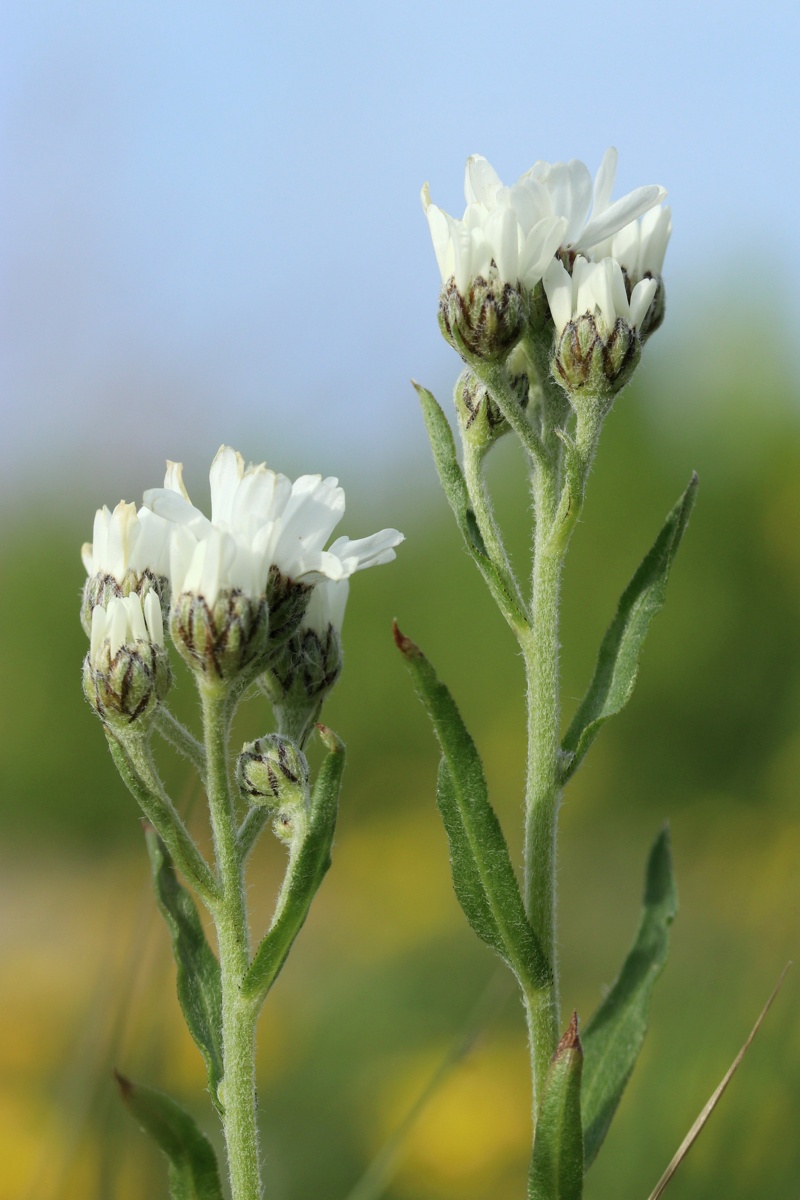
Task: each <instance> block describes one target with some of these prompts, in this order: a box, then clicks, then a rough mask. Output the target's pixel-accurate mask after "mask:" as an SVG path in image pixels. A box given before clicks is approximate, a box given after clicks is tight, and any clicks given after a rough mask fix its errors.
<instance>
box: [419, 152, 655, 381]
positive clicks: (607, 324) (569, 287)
mask: <svg viewBox="0 0 800 1200" xmlns="http://www.w3.org/2000/svg"><path fill="white" fill-rule="evenodd" d="M616 167H617V152H616V150H614V149H610V150H608V151H607V152H606V154H605V155H604V157H603V161H602V163H601V164H600V169H599V170H598V172H597V175H596V177H595V179H594V181H592V177H591V174H590V172H589V170H588V168H587V167H586V166H585V165H584V164H583V163H582V162H578V161H577V160H573V161H572V162H568V163H547V162H537V163H535V164H534V165H533V166H532V167H531V169H530V170H529V171H526V173H525V174H524V175H523V176H522V177H521V178H520V179H519V180H517V182H516V183H514V184H512V185H511V186H510V187H508V186H505V185H504V184H503V183H502V181H501V180H500V178H499V176H498V175H497V173H496V172H495V171H494V170H493V168H492V167H491V166H490V165H489V163H488V162H487V161H486V159H484V158H482V157H480V156H479V155H476V156H474V157H472V158H470V159H469V160H468V162H467V169H466V177H465V183H464V192H465V197H466V202H467V205H466V209H465V211H464V215H463V217H462V218H460V219H457V218H455V217H451V216H450V215H449V214H448V213H445V212H443V210H442V209H440V208H438V207H437V206H436V205H435V204H433V203H431V199H430V192H429V189H428V185H427V184H426V185H425V187H424V188H423V189H422V203H423V208H424V210H425V214H426V216H427V219H428V224H429V227H430V231H431V237H432V239H433V246H434V250H435V253H436V259H437V262H438V265H439V270H440V273H441V277H442V292H441V297H440V305H439V318H440V324H441V327H442V332H443V333H444V335H445V337H446V338H447V340H448V341H449V342H450V343H451V344H452V345H454V346H455V347H456V349H458V350H459V352H460V353H461V354H462V355H463V356H464V357H465V358H466V359H467V360H468V361H469V360H470V358H471V357H472V358H477V359H480V360H483V361H489V362H491V361H493V360H504V359H505V358H506V357H507V356H508V354H509V353H510V352H511V351H512V350H513V348H514V347H515V346H516V345H517V344H518V343H519V342H520V340H521V339H523V338H524V337H525V336H526V334H528V335H530V336H532V337H533V338H537V337H541V336H542V334H545V335H546V336H548V337H552V338H554V339H555V341H556V342H559V341H560V340H563V335H564V331H565V329H566V328H567V327H568V326H569V325H570V323H575V322H576V321H578V320H579V319H581V318H583V317H584V316H587V317H589V318H591V319H592V320H594V321H595V324H596V326H597V334H598V337H599V338H600V340H601V343H602V346H603V349H604V350H605V349H607V348H608V340H609V336H610V334H611V333H612V332H613V330H614V329H615V328H617V329H621V328H623V327H624V331H625V332H624V334H623V335H622V337H621V340H622V341H627V342H628V350H627V351H626V353H621V352H619V350H618V348H617V349H614V350H613V351H612V352H611V354H610V359H611V360H612V367H611V369H612V370H613V371H614V372H616V374H615V381H619V380H622V381H623V382H624V378H627V376H628V374H629V373H630V372H629V370H627V367H626V366H625V365H624V364H623V365H622V366H620V362H622V360H626V362H627V363H628V365H629V364H630V362H631V361H633V359H635V358H636V357H637V356H638V353H639V348H640V343H641V341H642V340H643V339H644V338H646V337H647V336H649V334H650V333H652V332H653V330H654V329H655V328H657V326H658V325H659V324H660V322H661V319H662V318H663V311H664V293H663V284H662V283H661V270H662V267H663V262H664V254H665V252H666V248H667V242H668V240H669V236H670V233H671V229H672V226H671V221H670V211H669V209H668V208H667V207H665V206H664V205H663V200H664V198H665V196H666V192H665V191H664V189H663V188H662V187H660V186H658V185H656V184H650V185H648V186H646V187H639V188H636V189H634V190H633V191H632V192H629V193H628V194H627V195H626V196H623V197H621V198H620V199H618V200H612V198H611V197H612V192H613V188H614V179H615V175H616ZM542 292H544V295H545V300H544V302H542ZM542 322H544V326H545V327H544V328H543V327H542ZM601 327H602V328H601ZM574 332H575V331H574V330H570V337H571V338H573V340H574ZM618 340H620V339H619V338H618ZM595 357H596V356H595ZM556 358H557V356H556ZM554 374H555V375H556V377H557V378H558V379H559V381H560V382H561V383H562V384H563V385H564V386H565V387H566V388H567V389H569V388H571V387H572V386H573V382H574V383H575V384H576V385H577V386H583V385H584V384H585V382H586V380H585V379H583V380H581V379H580V372H578V374H577V375H576V374H575V372H573V371H571V370H570V369H569V368H566V375H567V376H568V378H565V372H564V371H561V370H559V369H556V367H554ZM607 382H608V385H609V386H611V384H612V383H613V382H614V381H607ZM619 386H621V384H619Z"/></svg>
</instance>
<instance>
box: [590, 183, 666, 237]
mask: <svg viewBox="0 0 800 1200" xmlns="http://www.w3.org/2000/svg"><path fill="white" fill-rule="evenodd" d="M666 194H667V193H666V192H665V191H664V189H663V188H662V187H659V186H658V185H657V184H650V185H649V186H648V187H640V188H636V189H635V190H634V191H632V192H629V193H628V195H627V196H623V197H622V199H621V200H615V201H614V203H613V204H612V205H611V206H610V207H609V208H607V209H606V210H605V212H602V213H600V214H599V216H597V217H592V219H591V221H589V223H588V224H587V225H586V227H585V228H584V229H583V231H582V232H581V233H580V236H579V237H577V238H576V240H575V241H574V242H571V243H569V244H570V245H572V246H573V247H574V249H576V250H589V249H591V247H592V246H595V245H596V244H597V243H598V242H601V241H603V239H604V238H607V237H611V236H612V235H613V234H615V233H618V232H619V230H620V229H622V228H624V226H625V225H627V224H629V223H630V222H631V221H633V220H635V219H636V217H640V216H641V215H642V213H646V212H647V210H648V209H650V208H652V207H653V205H655V204H660V203H661V201H662V200H663V199H664V197H665V196H666Z"/></svg>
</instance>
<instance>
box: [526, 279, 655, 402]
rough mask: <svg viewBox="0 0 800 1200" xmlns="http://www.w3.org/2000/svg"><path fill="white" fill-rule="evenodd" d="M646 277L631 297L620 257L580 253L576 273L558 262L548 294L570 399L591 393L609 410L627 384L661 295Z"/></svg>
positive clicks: (557, 365) (556, 363)
mask: <svg viewBox="0 0 800 1200" xmlns="http://www.w3.org/2000/svg"><path fill="white" fill-rule="evenodd" d="M656 287H657V284H656V281H655V280H654V279H643V280H641V281H640V282H639V283H637V284H636V286H635V287H634V288H633V289H632V292H631V295H630V297H629V296H628V292H627V289H626V285H625V277H624V275H623V273H622V268H621V267H620V265H619V263H618V262H617V261H616V259H613V258H605V259H603V260H602V261H601V262H599V263H593V262H589V261H588V260H587V259H585V258H583V257H582V256H580V255H578V256H577V257H576V258H575V260H574V262H573V264H572V273H571V274H570V272H569V271H568V270H567V268H566V267H565V266H564V264H563V263H562V262H561V261H560V260H559V259H554V260H553V262H552V264H551V265H550V267H549V268H548V270H547V272H546V274H545V277H544V290H545V294H546V296H547V300H548V304H549V306H550V312H551V314H552V317H553V324H554V325H555V332H556V343H555V353H554V357H553V367H552V370H553V375H554V377H555V378H556V379H557V380H558V381H559V383H561V385H562V386H563V387H564V389H565V390H566V391H567V392H568V393H569V394H570V396H574V395H577V394H579V393H581V392H585V393H586V394H587V395H592V396H595V397H596V398H597V399H598V400H600V401H602V405H603V406H605V405H607V404H608V402H609V401H610V400H611V399H612V398H613V396H614V395H616V393H617V392H618V391H619V390H620V389H621V388H622V387H623V386H624V385H625V383H627V381H628V379H629V378H630V376H631V374H632V373H633V371H634V369H635V367H636V365H637V363H638V361H639V357H640V355H641V339H640V337H639V329H640V327H641V324H642V322H643V321H644V320H645V318H646V316H647V311H648V309H649V307H650V304H651V303H652V300H653V297H654V295H655V292H656Z"/></svg>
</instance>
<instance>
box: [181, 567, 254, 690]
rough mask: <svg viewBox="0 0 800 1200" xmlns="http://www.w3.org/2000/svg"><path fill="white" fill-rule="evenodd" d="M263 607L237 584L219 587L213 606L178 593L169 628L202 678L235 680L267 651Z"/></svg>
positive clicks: (191, 596) (198, 598)
mask: <svg viewBox="0 0 800 1200" xmlns="http://www.w3.org/2000/svg"><path fill="white" fill-rule="evenodd" d="M267 631H268V619H267V606H266V603H265V601H264V599H263V597H260V598H258V599H251V598H250V597H249V596H246V595H245V594H244V592H242V591H240V590H239V589H238V588H223V589H222V590H221V591H219V592H218V593H217V597H216V599H215V600H214V602H213V604H212V603H209V602H208V601H207V600H206V599H205V597H204V596H202V595H196V594H194V593H193V592H183V593H182V594H181V595H180V596H178V597H177V598H176V599H175V600H174V602H173V605H172V611H171V613H170V632H171V634H172V640H173V642H174V643H175V646H176V648H177V650H178V652H179V653H180V655H181V656H182V658H184V659H185V661H186V662H187V663H188V665H189V666H190V667H191V669H192V670H193V671H196V672H198V673H199V674H201V675H203V676H204V677H205V678H206V679H207V680H232V679H235V677H236V676H237V675H239V674H240V673H241V672H242V671H243V670H244V669H245V668H246V667H248V666H250V665H251V664H252V663H254V662H256V661H257V660H258V659H260V658H263V659H264V661H265V662H266V651H267Z"/></svg>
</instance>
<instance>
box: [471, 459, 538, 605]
mask: <svg viewBox="0 0 800 1200" xmlns="http://www.w3.org/2000/svg"><path fill="white" fill-rule="evenodd" d="M464 481H465V483H466V485H467V492H468V493H469V499H470V503H471V505H472V509H473V512H474V513H475V520H476V521H477V523H478V529H479V530H480V535H481V537H482V538H483V542H484V545H485V546H486V550H487V553H488V554H489V557H490V558H491V559H492V560H493V562H494V564H495V566H496V567H497V568H498V569H499V570H500V571H501V572H502V575H503V578H504V582H505V583H506V585H507V587H508V589H509V591H510V592H511V594H512V596H513V599H514V602H515V604H516V606H517V608H518V609H519V611H520V612H522V613H525V612H526V610H527V606H526V604H525V601H524V600H523V598H522V594H521V592H520V590H519V584H518V583H517V580H516V576H515V575H514V571H513V570H512V567H511V562H510V560H509V557H508V554H507V552H506V548H505V543H504V542H503V535H502V533H501V532H500V527H499V525H498V524H497V519H496V517H495V515H494V511H493V509H492V502H491V499H490V497H489V492H488V489H487V487H486V481H485V479H484V475H483V455H482V454H481V452H480V451H479V450H476V448H475V447H474V446H473V445H472V443H471V442H469V441H467V440H466V439H465V440H464Z"/></svg>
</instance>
